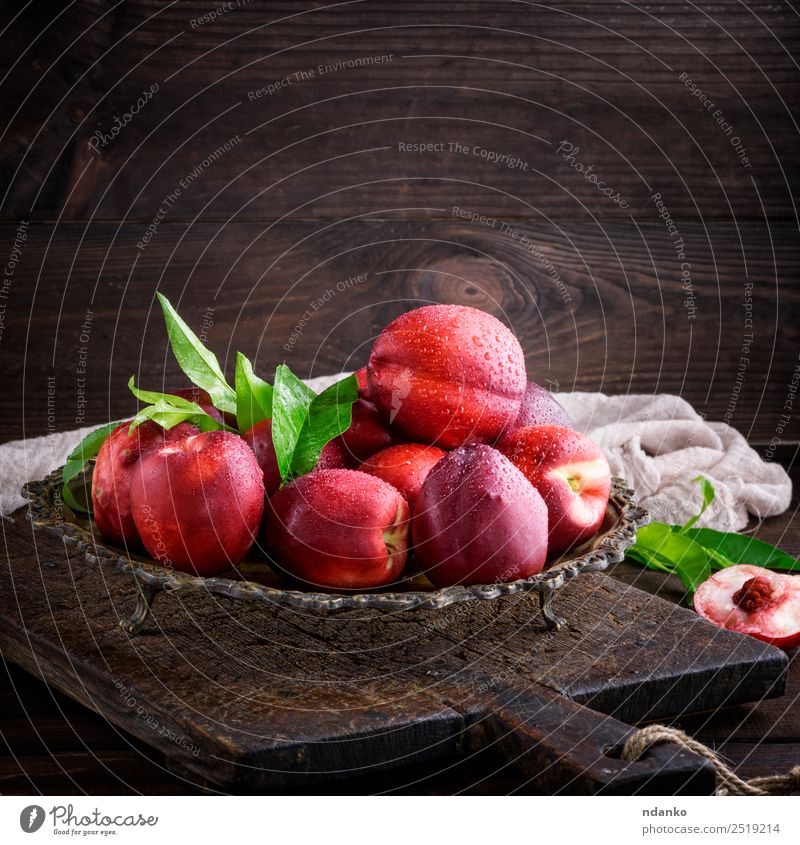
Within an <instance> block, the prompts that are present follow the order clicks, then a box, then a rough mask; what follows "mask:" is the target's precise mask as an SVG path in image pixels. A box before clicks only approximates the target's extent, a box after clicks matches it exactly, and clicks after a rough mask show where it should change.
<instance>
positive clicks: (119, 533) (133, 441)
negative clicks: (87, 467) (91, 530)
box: [92, 420, 198, 547]
mask: <svg viewBox="0 0 800 845" xmlns="http://www.w3.org/2000/svg"><path fill="white" fill-rule="evenodd" d="M130 425H131V420H128V421H127V422H124V423H122V424H121V425H119V426H118V427H117V428H115V429H114V430H113V431H112V432H111V434H109V436H108V437H107V438H106V440H105V442H104V443H103V445H102V446H101V447H100V451H99V452H98V454H97V462H96V463H95V466H94V470H93V472H92V510H93V515H94V520H95V522H96V523H97V527H98V529H99V531H100V533H101V534H102V535H103V537H104V538H105V539H106V540H108V541H110V542H112V543H117V544H119V545H125V546H134V547H135V546H139V545H140V544H141V541H140V539H139V532H138V531H137V530H136V523H135V522H134V519H133V514H132V513H131V499H130V486H131V478H132V477H133V470H134V469H135V467H136V464H137V462H138V461H139V458H140V457H141V455H142V454H143V453H144V452H146V451H147V450H148V449H151V448H153V447H154V446H158V445H160V444H162V443H163V442H164V440H165V439H166V438H168V439H169V440H180V439H181V438H182V437H188V436H189V435H191V434H196V433H197V431H198V429H197V428H195V426H193V425H189V424H188V423H181V424H180V425H177V426H175V427H174V428H172V429H169V431H165V429H163V428H161V426H160V425H157V424H156V423H154V422H150V421H149V420H148V421H147V422H144V423H142V424H141V425H140V426H137V428H136V429H135V430H134V432H133V434H128V431H129V430H130Z"/></svg>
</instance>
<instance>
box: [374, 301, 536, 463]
mask: <svg viewBox="0 0 800 845" xmlns="http://www.w3.org/2000/svg"><path fill="white" fill-rule="evenodd" d="M367 378H368V381H369V389H370V396H371V397H372V400H373V401H374V402H375V403H376V405H377V406H378V407H379V409H380V411H381V412H382V413H383V415H384V417H385V418H386V419H387V420H388V421H389V423H390V424H391V425H392V426H393V427H396V428H398V429H399V430H400V431H402V432H403V433H404V434H405V435H406V436H407V438H408V439H409V440H413V441H416V442H421V443H430V444H435V445H437V446H442V447H443V448H446V449H452V448H455V447H457V446H460V445H461V444H463V443H467V442H486V443H492V442H494V441H495V440H496V439H497V438H498V437H499V436H500V435H501V433H502V432H503V431H506V430H508V428H509V427H510V426H511V425H512V424H513V422H514V420H515V419H516V417H517V415H518V413H519V409H520V403H521V400H522V397H523V395H524V392H525V385H526V376H525V359H524V356H523V353H522V348H521V347H520V345H519V342H518V341H517V339H516V337H515V336H514V335H513V333H512V332H511V331H509V329H508V328H506V327H505V326H504V325H503V324H502V323H501V322H500V321H499V320H497V319H495V318H494V317H492V316H491V315H490V314H486V313H484V312H483V311H478V310H477V309H475V308H468V307H465V306H461V305H428V306H425V307H423V308H417V309H415V310H413V311H409V312H407V313H405V314H402V315H401V316H400V317H398V318H397V319H396V320H394V321H393V322H392V323H390V324H389V325H388V326H387V327H386V328H385V329H384V330H383V332H381V334H380V335H379V336H378V339H377V340H376V341H375V345H374V346H373V348H372V352H371V354H370V357H369V363H368V364H367Z"/></svg>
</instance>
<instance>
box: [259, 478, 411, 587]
mask: <svg viewBox="0 0 800 845" xmlns="http://www.w3.org/2000/svg"><path fill="white" fill-rule="evenodd" d="M392 526H395V527H394V528H392ZM386 531H393V532H394V533H395V535H396V537H395V539H396V540H397V542H398V547H399V551H398V553H397V554H395V555H394V556H392V557H390V555H389V553H388V552H387V547H386V543H385V541H384V536H383V535H384V532H386ZM261 536H262V545H263V546H264V548H265V550H266V551H267V553H268V555H269V558H270V559H271V561H272V562H273V565H274V566H275V567H276V569H277V570H278V571H280V572H283V573H284V574H287V575H289V576H290V577H292V578H294V579H296V580H298V581H302V582H303V583H304V585H305V586H306V587H311V588H315V589H318V588H323V589H342V590H353V589H370V588H372V587H381V586H384V585H386V584H390V583H392V582H393V581H395V580H396V579H397V578H398V577H399V575H400V574H401V572H402V571H403V567H404V566H405V562H406V558H407V556H408V504H407V502H406V500H405V499H404V498H403V497H402V496H401V495H400V493H399V492H398V491H397V490H395V488H394V487H392V486H391V485H390V484H387V483H386V482H384V481H381V480H380V479H379V478H373V477H372V476H371V475H367V474H366V473H363V472H357V471H356V470H349V469H331V470H316V471H314V472H311V473H309V474H308V475H303V476H301V477H300V478H298V479H297V480H296V481H293V482H292V483H291V484H289V485H287V486H286V487H284V488H283V489H282V490H281V491H279V492H278V493H276V494H275V495H274V496H272V498H271V499H270V500H269V502H268V503H267V507H266V512H265V518H264V525H263V529H262V535H261Z"/></svg>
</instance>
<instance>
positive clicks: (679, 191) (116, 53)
mask: <svg viewBox="0 0 800 845" xmlns="http://www.w3.org/2000/svg"><path fill="white" fill-rule="evenodd" d="M226 5H227V7H228V8H227V10H223V12H222V13H220V14H218V15H217V17H216V18H215V19H213V20H211V19H209V18H208V16H209V14H210V13H211V12H213V11H214V8H215V7H220V6H223V4H214V3H209V2H200V1H199V0H198V2H195V0H191V2H183V1H182V2H179V3H166V2H157V0H130V2H119V3H116V4H108V3H105V2H100V0H78V2H75V3H72V4H71V5H68V6H65V5H64V4H61V3H57V2H39V3H33V4H31V5H30V6H29V7H28V8H27V9H26V10H25V11H22V12H21V11H20V10H19V9H18V8H17V6H16V4H6V5H5V7H4V11H3V12H2V20H1V22H0V27H2V28H3V35H2V40H3V50H2V51H0V55H1V56H2V62H3V64H4V68H3V71H2V84H0V108H2V113H3V115H4V116H5V119H4V121H3V123H2V126H0V136H1V137H0V173H2V179H0V185H2V191H3V199H2V207H1V209H0V230H2V249H1V250H0V263H2V264H3V265H4V266H5V268H6V270H10V275H9V273H6V274H5V275H4V276H3V278H1V279H0V285H1V286H2V287H0V308H1V309H2V312H1V316H2V322H0V328H1V329H2V334H1V335H0V355H2V366H3V372H4V374H5V377H6V385H5V390H4V394H5V395H4V401H3V403H2V409H1V410H0V415H1V416H0V421H2V430H1V432H2V433H1V434H0V436H1V437H2V439H4V440H7V439H11V438H15V437H20V436H23V435H25V436H32V435H35V434H37V433H42V432H44V431H47V430H60V429H68V428H72V427H74V426H75V425H76V424H80V423H86V424H88V423H91V422H95V421H96V422H101V421H104V420H105V419H107V418H108V417H118V416H121V415H123V414H125V413H127V412H128V411H129V410H130V409H131V408H132V402H131V397H130V396H129V394H128V393H127V389H126V387H125V383H126V381H127V379H128V377H129V376H130V375H131V373H137V374H138V376H139V378H140V379H141V381H142V382H143V383H144V384H145V385H148V386H156V385H158V384H161V383H162V382H163V381H165V380H166V382H167V383H173V384H174V383H177V382H178V381H179V376H178V373H177V370H176V368H175V367H174V365H173V364H172V362H171V361H170V359H169V357H168V356H167V355H166V350H165V342H164V336H163V335H164V332H163V330H162V327H161V323H160V318H159V316H158V314H157V312H156V311H154V309H153V297H154V292H155V291H156V289H160V290H163V291H164V292H166V293H167V295H168V296H170V297H171V298H172V299H173V301H175V302H176V303H177V304H178V305H179V307H180V309H181V311H182V313H184V314H185V315H186V317H187V319H189V320H190V322H191V323H192V324H194V325H195V326H197V327H198V329H200V328H202V329H203V334H204V336H205V337H207V339H208V342H209V343H210V344H211V345H212V346H213V347H214V348H215V350H216V351H217V352H218V354H219V355H220V357H221V358H222V359H224V361H225V363H226V366H227V368H228V370H229V371H230V370H231V365H232V360H233V356H234V353H235V351H236V349H242V350H243V351H245V352H247V353H248V354H249V355H250V356H251V357H253V358H255V359H256V360H257V363H258V366H259V367H260V368H262V369H263V370H264V371H265V372H269V371H270V370H271V369H272V368H273V367H274V366H275V365H276V364H277V363H279V362H281V361H283V360H286V361H287V362H288V363H289V364H290V365H291V366H292V367H293V368H294V369H295V370H297V371H298V372H299V373H301V374H302V375H308V374H312V375H313V374H321V373H324V372H330V371H335V370H338V369H340V368H345V367H355V366H358V365H361V364H363V363H364V362H365V360H366V357H367V354H368V350H369V344H370V342H371V340H372V338H373V337H374V336H375V334H376V333H377V332H378V331H380V329H381V327H382V326H383V325H384V324H385V323H386V322H387V321H388V320H389V319H391V318H392V317H393V316H394V315H396V314H398V313H400V312H401V311H403V310H406V309H407V308H409V307H412V306H413V305H416V304H420V303H422V302H428V301H431V300H443V301H453V302H462V303H466V304H473V305H476V306H478V307H481V308H484V309H486V310H489V311H491V312H493V313H495V314H496V315H497V316H499V317H500V318H501V319H503V320H505V321H507V322H508V323H509V325H511V326H512V327H513V328H514V330H515V331H516V332H517V333H518V335H519V336H520V339H521V341H522V342H523V345H524V347H525V349H526V352H527V356H528V369H529V373H530V375H531V376H532V377H533V378H536V379H537V380H539V381H541V382H542V383H545V384H549V385H550V386H553V387H555V386H558V389H561V390H572V389H579V390H604V391H607V392H611V393H619V392H626V391H632V392H652V391H669V392H675V393H680V394H682V395H683V396H685V397H686V398H687V399H688V400H689V401H691V402H692V403H693V404H694V405H695V407H696V408H697V409H698V410H699V411H701V412H703V413H706V414H707V415H708V416H709V417H712V418H715V419H727V420H728V421H730V422H731V423H732V424H734V425H735V426H737V427H738V428H739V429H740V430H741V431H743V432H744V433H745V434H747V435H748V436H749V437H750V438H751V439H752V440H753V441H754V442H756V443H760V444H769V443H770V442H771V441H774V440H775V439H776V438H778V439H780V440H781V441H783V442H784V443H786V442H795V441H796V440H797V430H798V427H797V426H796V425H792V424H790V425H787V423H786V421H785V415H786V413H787V407H786V406H787V397H790V396H791V395H792V390H793V389H796V387H797V383H798V379H799V378H800V370H799V369H798V366H800V359H798V350H800V285H798V264H799V263H800V259H798V255H797V243H798V237H797V235H798V219H797V209H796V200H795V197H796V195H797V188H798V144H797V119H798V104H800V97H798V92H799V90H800V86H799V85H798V82H799V81H800V73H799V71H798V66H797V61H796V58H795V57H796V56H797V55H798V54H800V50H799V49H798V48H799V47H800V23H799V19H798V14H797V8H796V7H795V5H794V4H792V3H774V2H769V3H768V2H752V3H748V4H741V3H739V2H733V0H730V1H729V0H717V1H716V2H704V3H697V4H690V3H687V2H683V1H682V0H680V1H679V0H667V2H659V3H637V4H635V5H634V4H629V3H623V2H610V0H609V2H597V3H585V2H584V3H577V2H563V3H562V2H560V3H558V4H550V5H548V4H540V3H534V2H527V0H525V2H522V0H503V2H440V0H426V2H415V0H412V2H403V3H396V2H378V1H377V0H362V1H359V0H355V1H354V2H341V3H336V4H318V3H298V2H275V3H273V2H269V3H267V2H245V0H241V2H238V3H237V2H231V3H228V4H226ZM223 9H224V6H223ZM204 16H205V17H204ZM414 145H417V146H416V147H415V146H414ZM419 145H423V146H424V149H422V150H420V149H419ZM600 183H602V185H601V184H600ZM670 224H671V225H672V228H670ZM315 306H316V307H315ZM304 315H305V316H304ZM298 324H300V328H299V329H298V328H297V327H298ZM165 365H166V369H165ZM789 411H790V412H791V411H792V408H791V407H790V408H789ZM794 413H795V415H796V409H795V411H794ZM795 420H796V416H795Z"/></svg>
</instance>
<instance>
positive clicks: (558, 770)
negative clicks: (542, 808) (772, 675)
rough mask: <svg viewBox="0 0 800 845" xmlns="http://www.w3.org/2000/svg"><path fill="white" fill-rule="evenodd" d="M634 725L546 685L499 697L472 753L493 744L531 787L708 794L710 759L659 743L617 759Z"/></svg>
mask: <svg viewBox="0 0 800 845" xmlns="http://www.w3.org/2000/svg"><path fill="white" fill-rule="evenodd" d="M635 730H636V729H635V728H633V727H631V726H630V725H626V724H624V723H623V722H620V721H618V720H617V719H614V718H613V717H611V716H606V715H605V714H603V713H598V712H596V711H595V710H591V709H589V708H588V707H584V706H583V705H581V704H576V703H575V702H573V701H570V700H569V699H567V698H565V697H564V696H562V695H559V694H558V693H555V692H553V691H551V690H549V689H547V688H546V687H539V686H538V685H533V686H532V687H531V688H529V689H526V690H524V691H513V690H505V691H503V692H501V693H498V694H496V695H495V696H494V697H493V698H492V699H491V701H490V702H487V706H486V707H485V709H484V710H483V714H482V715H481V716H479V717H477V718H476V720H475V722H474V723H473V724H472V726H471V730H470V732H469V734H470V739H469V740H468V743H470V744H471V745H472V749H471V750H478V749H479V748H482V747H485V746H486V745H491V746H492V747H493V749H494V751H495V752H497V753H499V755H500V756H501V757H502V759H504V760H505V761H506V763H508V764H512V765H514V766H515V767H517V768H518V769H520V770H521V771H522V772H523V773H524V774H525V775H526V776H528V777H529V778H530V786H531V787H532V788H533V789H535V790H536V791H542V792H547V793H559V792H563V793H567V794H576V793H577V794H598V793H601V794H605V795H614V794H625V795H630V794H640V795H677V794H685V795H709V794H711V793H712V792H713V791H714V785H715V774H714V768H713V766H712V765H711V763H710V762H709V761H708V760H706V759H704V758H703V757H700V756H699V755H697V754H693V753H691V752H688V751H686V750H684V749H681V748H678V747H676V746H674V745H669V744H664V745H657V746H654V747H652V748H650V749H649V750H648V751H647V752H646V753H645V754H644V755H643V756H642V757H641V758H640V759H639V760H636V761H635V762H626V761H625V760H623V759H622V758H621V756H620V755H621V751H622V748H623V746H624V744H625V740H626V739H627V738H628V737H629V736H630V735H631V734H632V733H633V732H634V731H635Z"/></svg>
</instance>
